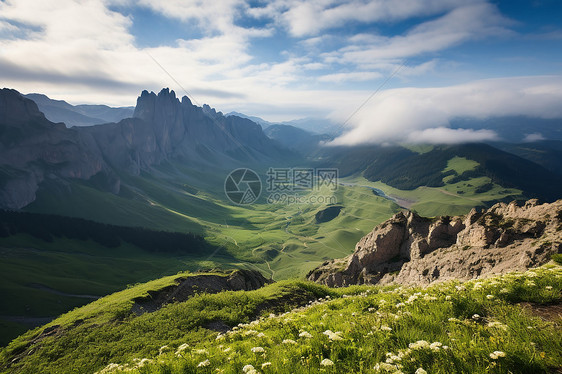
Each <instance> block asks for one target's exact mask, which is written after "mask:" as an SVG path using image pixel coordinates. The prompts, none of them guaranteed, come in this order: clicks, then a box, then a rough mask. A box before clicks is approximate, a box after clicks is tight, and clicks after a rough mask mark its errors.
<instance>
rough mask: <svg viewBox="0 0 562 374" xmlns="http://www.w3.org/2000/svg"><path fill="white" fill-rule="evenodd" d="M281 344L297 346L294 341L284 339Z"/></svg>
mask: <svg viewBox="0 0 562 374" xmlns="http://www.w3.org/2000/svg"><path fill="white" fill-rule="evenodd" d="M282 344H297V342H296V341H294V340H293V339H284V340H283V341H282Z"/></svg>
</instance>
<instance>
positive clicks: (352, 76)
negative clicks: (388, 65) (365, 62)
mask: <svg viewBox="0 0 562 374" xmlns="http://www.w3.org/2000/svg"><path fill="white" fill-rule="evenodd" d="M381 77H382V74H381V73H379V72H373V71H355V72H350V73H335V74H326V75H323V76H321V77H319V78H318V81H320V82H332V83H341V82H354V81H355V82H364V81H368V80H372V79H377V78H381Z"/></svg>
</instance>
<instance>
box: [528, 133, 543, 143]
mask: <svg viewBox="0 0 562 374" xmlns="http://www.w3.org/2000/svg"><path fill="white" fill-rule="evenodd" d="M545 139H546V138H545V137H544V136H543V135H542V134H541V133H539V132H535V133H532V134H525V138H524V139H523V143H532V142H538V141H541V140H545Z"/></svg>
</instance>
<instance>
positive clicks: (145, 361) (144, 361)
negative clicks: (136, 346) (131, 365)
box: [137, 358, 152, 368]
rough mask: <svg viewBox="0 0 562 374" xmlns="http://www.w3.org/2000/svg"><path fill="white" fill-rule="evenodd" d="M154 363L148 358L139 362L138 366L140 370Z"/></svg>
mask: <svg viewBox="0 0 562 374" xmlns="http://www.w3.org/2000/svg"><path fill="white" fill-rule="evenodd" d="M150 362H152V360H149V359H148V358H143V359H142V360H140V361H139V363H138V364H137V367H138V368H141V367H143V366H144V365H146V364H148V363H150Z"/></svg>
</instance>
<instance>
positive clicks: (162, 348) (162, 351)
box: [158, 345, 170, 355]
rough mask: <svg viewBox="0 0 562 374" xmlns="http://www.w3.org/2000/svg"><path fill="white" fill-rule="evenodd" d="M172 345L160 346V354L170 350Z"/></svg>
mask: <svg viewBox="0 0 562 374" xmlns="http://www.w3.org/2000/svg"><path fill="white" fill-rule="evenodd" d="M169 350H170V347H168V346H167V345H163V346H161V347H160V349H159V350H158V354H159V355H161V354H162V353H164V352H166V351H169Z"/></svg>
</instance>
